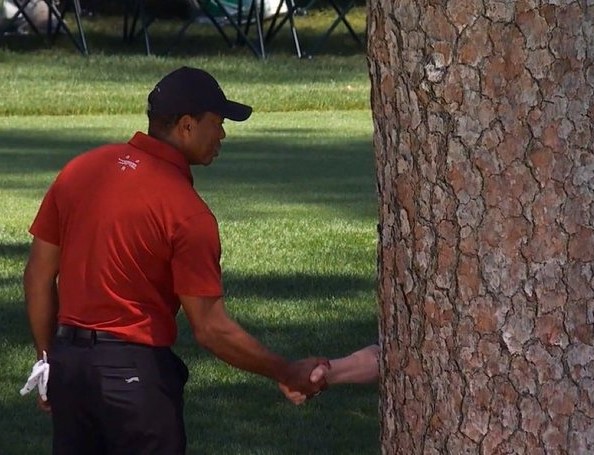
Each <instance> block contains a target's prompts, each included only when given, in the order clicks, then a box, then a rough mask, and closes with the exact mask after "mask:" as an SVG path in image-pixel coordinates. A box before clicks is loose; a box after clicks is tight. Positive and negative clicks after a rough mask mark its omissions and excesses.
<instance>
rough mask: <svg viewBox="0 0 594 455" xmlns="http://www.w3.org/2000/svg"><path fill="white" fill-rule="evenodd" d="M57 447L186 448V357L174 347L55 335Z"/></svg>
mask: <svg viewBox="0 0 594 455" xmlns="http://www.w3.org/2000/svg"><path fill="white" fill-rule="evenodd" d="M49 363H50V377H49V383H48V398H49V402H50V405H51V407H52V422H53V427H54V433H53V454H54V455H75V454H76V455H82V454H84V455H104V454H109V455H135V454H138V455H152V454H155V455H162V454H163V455H181V454H184V453H185V450H186V433H185V429H184V419H183V390H184V385H185V383H186V381H187V379H188V369H187V368H186V366H185V364H184V363H183V362H182V361H181V360H180V359H179V357H177V356H176V355H175V354H174V353H173V352H172V351H171V350H170V349H169V348H155V347H150V346H144V345H138V344H133V343H121V342H102V341H99V340H76V339H75V340H70V339H64V338H57V339H56V340H55V342H54V345H53V346H52V349H51V352H50V354H49Z"/></svg>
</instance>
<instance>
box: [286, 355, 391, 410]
mask: <svg viewBox="0 0 594 455" xmlns="http://www.w3.org/2000/svg"><path fill="white" fill-rule="evenodd" d="M379 352H380V348H379V346H378V345H377V344H372V345H369V346H366V347H364V348H363V349H360V350H358V351H356V352H353V353H352V354H350V355H348V356H346V357H342V358H339V359H333V360H330V361H329V362H328V361H327V362H324V363H320V364H319V365H317V366H316V367H315V368H314V369H313V370H311V374H310V375H309V380H310V382H311V383H312V384H314V385H318V386H319V389H318V390H319V391H321V390H323V389H325V388H326V387H327V386H328V385H329V384H340V383H342V384H344V383H350V384H363V383H369V382H374V381H377V378H378V375H379V365H378V356H379ZM279 388H280V389H281V391H282V392H283V393H284V394H285V397H287V399H288V400H289V401H291V402H292V403H293V404H296V405H299V404H302V403H303V402H305V400H307V399H308V398H311V397H312V396H313V395H312V394H305V393H302V392H300V391H299V390H297V389H296V388H292V387H288V385H287V384H279Z"/></svg>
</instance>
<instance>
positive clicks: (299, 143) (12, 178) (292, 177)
mask: <svg viewBox="0 0 594 455" xmlns="http://www.w3.org/2000/svg"><path fill="white" fill-rule="evenodd" d="M99 130H101V128H100V129H99ZM291 131H292V130H291V129H283V131H276V130H270V131H262V134H261V135H255V136H246V137H243V138H240V139H237V138H235V139H229V140H228V141H226V142H225V144H224V146H223V149H222V151H221V154H222V156H221V157H219V158H218V159H217V161H216V162H215V163H214V165H212V166H210V167H208V168H207V169H206V168H198V167H195V168H194V169H193V173H194V175H195V176H196V187H197V188H198V191H200V192H202V191H205V192H209V193H213V194H216V193H217V192H227V193H229V192H231V193H233V194H235V195H236V197H237V198H238V199H239V200H242V199H245V200H246V201H247V200H249V201H248V203H252V202H258V201H270V202H272V201H276V202H291V203H312V204H318V205H326V206H328V207H332V208H334V209H337V210H342V211H344V212H345V213H348V215H349V217H350V218H352V217H360V218H367V217H375V214H376V205H375V204H376V198H375V187H374V183H373V179H372V175H373V173H374V170H373V166H374V164H373V155H372V148H371V143H370V142H368V141H367V140H363V139H353V138H344V139H341V140H338V139H337V140H333V141H332V142H321V141H320V140H319V138H317V137H316V136H315V135H309V136H308V135H306V134H305V133H304V132H303V131H299V130H297V132H295V134H294V135H292V137H287V136H291V134H290V133H291ZM1 133H2V138H3V141H2V144H1V145H0V163H2V164H0V189H22V188H35V187H36V183H35V182H36V181H37V180H36V179H37V177H33V175H34V174H39V173H40V172H53V173H57V172H58V171H59V170H60V169H61V167H62V166H63V165H64V164H65V163H66V162H68V161H69V160H70V159H71V158H72V157H74V156H76V155H77V154H79V153H81V152H82V151H84V150H88V149H90V148H93V147H95V146H98V145H100V144H102V143H103V138H102V137H101V135H100V134H98V131H95V130H94V129H93V128H89V129H88V130H87V131H77V134H76V136H75V137H72V136H71V134H72V129H71V128H68V127H59V126H58V127H55V128H51V129H48V130H44V131H39V130H29V129H27V130H24V129H18V128H16V129H13V130H3V131H1ZM46 187H47V182H45V181H44V182H39V185H38V188H39V189H40V190H45V188H46ZM247 209H248V210H247V212H246V213H247V215H249V216H252V215H253V213H249V207H247Z"/></svg>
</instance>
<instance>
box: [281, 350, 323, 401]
mask: <svg viewBox="0 0 594 455" xmlns="http://www.w3.org/2000/svg"><path fill="white" fill-rule="evenodd" d="M320 366H324V367H326V368H330V362H329V361H328V359H326V358H324V357H309V358H307V359H302V360H297V361H295V362H291V363H290V364H289V367H288V368H287V371H286V374H285V379H284V380H283V381H281V382H282V384H284V385H285V386H286V387H287V388H288V389H290V390H291V391H295V392H300V393H302V394H304V395H305V396H306V397H307V398H311V397H312V396H314V395H315V394H316V393H318V392H320V391H322V390H324V389H325V388H326V387H327V384H326V380H325V379H324V378H320V380H319V381H316V382H312V381H311V380H310V377H311V374H312V372H313V370H314V369H316V368H317V367H320Z"/></svg>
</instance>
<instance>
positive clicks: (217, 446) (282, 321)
mask: <svg viewBox="0 0 594 455" xmlns="http://www.w3.org/2000/svg"><path fill="white" fill-rule="evenodd" d="M314 19H315V20H318V19H316V18H314ZM314 23H315V21H314ZM97 33H98V32H97ZM93 39H94V40H95V41H96V43H97V44H96V47H98V44H103V45H104V46H105V48H104V52H103V53H97V54H95V55H93V56H91V57H89V58H82V57H80V56H79V55H77V54H76V53H75V52H74V51H73V50H71V49H68V48H62V47H56V48H52V49H49V50H48V49H43V48H42V49H39V48H35V47H34V46H33V44H34V43H31V44H30V46H31V48H29V47H27V46H29V44H26V45H22V44H19V45H16V46H13V47H11V46H9V47H8V48H7V49H4V50H1V51H0V81H2V82H0V84H2V86H1V87H2V92H3V96H2V97H1V98H0V213H1V216H0V362H1V364H2V369H1V372H0V454H2V455H29V454H31V455H33V454H38V453H49V447H50V436H51V425H50V421H49V419H48V418H47V416H45V415H42V414H41V413H40V412H39V411H37V409H36V408H35V403H34V398H33V396H26V397H24V398H23V397H20V396H19V395H18V390H19V388H20V387H21V386H22V384H23V382H24V380H25V379H26V377H27V374H28V373H29V370H30V367H31V364H32V361H33V357H34V353H33V349H32V346H31V340H30V336H29V332H28V328H27V323H26V317H25V312H24V308H23V293H22V289H21V275H22V270H23V266H24V262H25V260H26V255H27V250H28V244H29V242H30V237H29V235H28V234H27V228H28V226H29V224H30V223H31V221H32V218H33V216H34V215H35V213H36V210H37V207H38V205H39V203H40V200H41V198H42V196H43V194H44V192H45V190H46V189H47V186H48V185H49V184H50V182H51V181H52V180H53V178H54V177H55V175H56V173H57V172H58V171H59V169H60V168H61V166H62V165H63V164H64V163H65V162H67V161H68V160H69V159H70V158H72V157H73V156H75V155H76V154H78V153H80V152H81V151H82V150H85V149H88V148H91V147H94V146H96V145H99V144H102V143H104V142H114V141H125V140H127V139H128V138H129V137H130V136H131V134H132V133H133V132H134V131H135V130H145V128H146V125H145V124H146V121H145V118H144V115H143V114H142V111H143V109H144V99H145V97H146V92H147V90H148V89H149V88H150V87H151V85H152V84H154V82H155V80H156V79H158V78H159V77H161V76H162V74H163V72H164V71H167V70H168V69H170V68H174V67H176V66H178V65H179V64H192V65H196V66H202V67H205V68H207V69H209V70H211V71H212V72H213V73H215V74H216V75H217V76H218V77H219V78H220V79H221V84H222V85H223V87H224V88H225V89H226V91H227V92H229V96H230V97H231V96H234V97H237V98H238V99H240V100H243V101H246V102H249V103H252V104H253V105H254V107H255V114H254V115H253V117H252V118H251V119H250V120H249V121H248V122H245V123H233V122H227V123H226V129H227V134H228V138H227V140H226V141H225V144H224V146H223V149H222V152H221V155H220V156H219V157H218V158H217V161H216V162H215V163H214V164H213V165H212V166H210V167H209V168H196V169H194V174H195V186H196V188H197V190H198V191H199V192H200V193H201V195H202V196H203V197H204V198H205V199H206V201H207V202H208V203H209V204H210V206H211V208H212V209H213V211H214V212H215V213H216V215H217V218H218V219H219V223H220V229H221V238H222V244H223V269H224V282H225V288H226V293H227V301H228V306H229V311H230V313H231V314H232V315H233V316H234V317H235V318H236V319H237V320H238V321H239V322H240V323H241V324H242V325H243V326H244V327H246V328H247V329H248V330H249V331H250V332H251V333H253V334H254V335H255V336H256V337H258V338H259V339H260V340H262V341H263V342H264V343H265V344H267V345H269V346H270V347H272V348H273V349H275V350H276V351H278V352H279V353H281V354H283V355H286V356H288V357H291V358H299V357H302V356H306V355H310V354H323V355H327V356H330V357H334V356H340V355H343V354H345V353H347V352H349V351H352V350H355V349H357V348H359V347H360V346H362V345H365V344H367V343H369V342H370V341H373V340H374V339H375V338H376V335H377V323H376V313H377V311H376V303H375V283H374V276H375V261H376V259H375V251H376V250H375V249H376V245H375V231H376V228H375V226H376V223H377V208H376V197H375V185H374V181H373V175H374V168H373V153H372V146H371V128H372V127H371V115H370V112H369V108H368V106H367V103H368V101H367V96H368V91H369V88H368V81H367V75H366V69H365V61H364V55H363V54H362V53H359V54H356V53H353V54H352V55H347V56H340V55H321V56H318V57H315V58H314V59H312V60H297V59H295V58H294V57H293V56H291V55H282V54H281V53H280V52H279V53H277V54H275V55H274V56H273V57H271V58H270V59H269V60H267V61H265V62H262V61H259V60H256V59H255V58H253V57H252V56H250V55H248V54H246V52H245V50H231V51H230V54H225V53H221V54H220V55H217V56H215V55H206V56H192V57H187V58H182V57H180V56H170V57H146V56H142V55H139V54H138V53H136V54H135V53H133V52H130V53H129V54H128V55H125V56H124V55H112V54H110V53H109V52H107V50H108V49H110V48H109V46H110V43H109V40H108V39H105V38H103V39H102V40H100V39H99V38H98V35H95V36H94V38H93ZM281 44H282V43H279V45H281ZM37 45H38V44H37ZM19 46H20V47H19ZM242 52H243V54H242ZM238 65H239V66H240V67H241V71H238ZM7 84H8V85H7ZM347 86H351V87H355V88H356V89H355V90H351V89H346V90H341V89H340V87H347ZM52 87H54V88H55V87H58V88H57V89H56V90H57V91H54V92H52ZM351 97H352V99H351ZM83 114H86V115H83ZM89 190H92V189H89ZM179 326H180V333H179V339H178V342H177V344H176V346H175V350H176V352H177V353H178V354H179V355H180V356H181V357H182V358H183V359H184V360H185V361H186V363H187V364H188V366H189V368H190V371H191V377H190V381H189V382H188V385H187V387H186V412H185V413H186V427H187V430H188V442H189V453H190V454H243V453H245V454H298V453H314V452H316V453H335V454H350V453H352V454H368V453H369V454H373V453H377V452H378V451H379V445H378V418H377V388H376V387H375V386H340V387H335V388H333V389H331V390H329V391H327V392H326V393H325V394H323V395H322V396H321V397H319V398H317V399H316V400H312V401H311V402H308V403H307V404H306V405H304V406H300V407H295V406H293V405H291V404H290V403H289V402H287V401H286V400H285V399H284V398H283V397H282V395H281V394H280V392H278V390H277V389H276V385H275V384H273V383H272V382H271V381H269V380H266V379H263V378H260V377H257V376H255V375H252V374H249V373H244V372H241V371H239V370H235V369H232V368H230V367H229V366H227V365H226V364H224V363H223V362H220V361H218V360H217V359H216V358H214V357H213V356H211V355H210V354H208V353H206V352H204V351H203V350H202V349H201V348H200V347H198V346H197V345H196V343H195V342H194V341H193V339H192V337H191V334H190V330H189V327H188V325H187V322H186V321H185V319H183V317H180V318H179Z"/></svg>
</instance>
